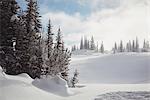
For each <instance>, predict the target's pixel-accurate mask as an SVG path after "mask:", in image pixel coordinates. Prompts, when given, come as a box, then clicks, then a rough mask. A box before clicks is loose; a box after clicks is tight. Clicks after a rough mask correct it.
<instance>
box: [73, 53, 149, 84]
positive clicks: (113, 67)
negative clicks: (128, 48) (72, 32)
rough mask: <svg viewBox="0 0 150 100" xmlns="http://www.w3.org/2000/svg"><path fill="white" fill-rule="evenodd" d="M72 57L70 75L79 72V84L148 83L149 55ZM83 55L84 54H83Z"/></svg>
mask: <svg viewBox="0 0 150 100" xmlns="http://www.w3.org/2000/svg"><path fill="white" fill-rule="evenodd" d="M81 52H83V51H81ZM81 52H79V55H73V58H72V61H71V66H70V70H71V71H70V74H72V73H73V71H74V70H75V69H78V71H79V74H80V75H79V81H80V83H101V84H105V83H110V84H112V83H113V84H116V83H118V84H120V83H122V84H134V83H148V82H150V62H149V61H150V54H149V53H118V54H97V53H95V54H93V55H91V53H90V54H89V55H88V56H87V55H81ZM84 54H85V53H84Z"/></svg>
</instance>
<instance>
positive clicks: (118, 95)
mask: <svg viewBox="0 0 150 100" xmlns="http://www.w3.org/2000/svg"><path fill="white" fill-rule="evenodd" d="M94 100H150V92H147V91H143V92H141V91H140V92H112V93H106V94H102V95H99V96H98V97H96V98H95V99H94Z"/></svg>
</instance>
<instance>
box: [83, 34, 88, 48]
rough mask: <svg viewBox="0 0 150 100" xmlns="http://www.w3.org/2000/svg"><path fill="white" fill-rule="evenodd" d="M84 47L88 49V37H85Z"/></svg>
mask: <svg viewBox="0 0 150 100" xmlns="http://www.w3.org/2000/svg"><path fill="white" fill-rule="evenodd" d="M84 49H88V40H87V37H86V36H85V37H84Z"/></svg>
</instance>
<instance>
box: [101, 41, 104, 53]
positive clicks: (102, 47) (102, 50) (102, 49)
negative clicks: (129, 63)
mask: <svg viewBox="0 0 150 100" xmlns="http://www.w3.org/2000/svg"><path fill="white" fill-rule="evenodd" d="M100 51H101V53H104V45H103V42H102V43H101V48H100Z"/></svg>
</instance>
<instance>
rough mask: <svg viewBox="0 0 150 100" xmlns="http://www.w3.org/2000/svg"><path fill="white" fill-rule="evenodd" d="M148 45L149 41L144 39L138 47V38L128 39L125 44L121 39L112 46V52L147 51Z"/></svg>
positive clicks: (149, 48)
mask: <svg viewBox="0 0 150 100" xmlns="http://www.w3.org/2000/svg"><path fill="white" fill-rule="evenodd" d="M149 50H150V45H149V41H146V40H145V39H144V42H143V46H142V47H141V48H140V46H139V40H138V38H137V37H136V39H135V40H132V41H131V40H129V41H128V42H127V43H126V45H123V41H122V40H121V41H120V43H119V44H118V45H117V43H116V42H115V44H114V47H113V48H112V51H113V53H118V52H149Z"/></svg>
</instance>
